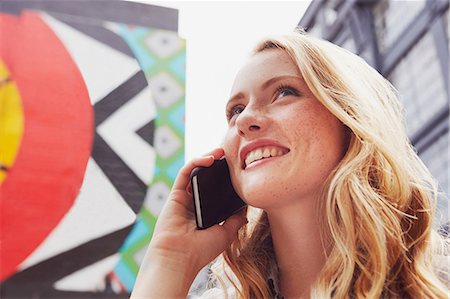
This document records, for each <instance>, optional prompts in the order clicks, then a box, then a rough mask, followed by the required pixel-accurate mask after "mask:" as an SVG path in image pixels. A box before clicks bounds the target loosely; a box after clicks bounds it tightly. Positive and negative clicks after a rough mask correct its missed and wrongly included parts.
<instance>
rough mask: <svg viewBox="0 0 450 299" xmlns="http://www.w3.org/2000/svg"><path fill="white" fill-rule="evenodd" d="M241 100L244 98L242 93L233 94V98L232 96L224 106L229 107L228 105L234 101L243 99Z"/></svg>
mask: <svg viewBox="0 0 450 299" xmlns="http://www.w3.org/2000/svg"><path fill="white" fill-rule="evenodd" d="M243 98H244V94H243V93H242V92H238V93H237V94H235V95H234V96H232V97H231V98H230V99H229V100H228V102H227V105H226V106H227V107H228V105H230V103H233V102H236V101H238V100H241V99H243Z"/></svg>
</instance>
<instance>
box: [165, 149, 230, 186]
mask: <svg viewBox="0 0 450 299" xmlns="http://www.w3.org/2000/svg"><path fill="white" fill-rule="evenodd" d="M223 154H224V152H223V149H222V148H216V149H215V150H213V151H211V152H210V153H208V154H206V155H205V156H203V157H200V158H196V159H193V160H192V161H190V162H188V163H187V164H186V165H185V166H183V167H182V168H181V169H180V172H179V173H178V176H177V178H176V179H175V182H174V184H173V189H174V190H175V189H180V190H186V187H187V186H188V184H189V181H190V176H191V172H192V170H194V168H195V167H200V166H203V167H209V166H211V165H212V163H213V162H214V160H218V159H220V157H222V156H223Z"/></svg>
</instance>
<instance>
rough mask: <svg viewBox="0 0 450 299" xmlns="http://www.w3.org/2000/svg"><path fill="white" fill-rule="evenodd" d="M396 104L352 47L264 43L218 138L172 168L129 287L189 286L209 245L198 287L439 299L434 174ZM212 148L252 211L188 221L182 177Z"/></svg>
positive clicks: (172, 289)
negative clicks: (217, 144)
mask: <svg viewBox="0 0 450 299" xmlns="http://www.w3.org/2000/svg"><path fill="white" fill-rule="evenodd" d="M401 112H402V111H401V107H400V105H399V103H398V101H397V97H396V94H395V90H394V88H393V87H392V86H391V85H390V84H389V82H387V81H386V80H385V79H384V78H382V76H381V75H379V74H378V73H377V72H376V71H375V70H373V69H372V68H371V67H370V66H368V65H367V64H366V63H365V62H364V61H363V60H362V59H360V58H359V57H357V56H356V55H354V54H352V53H350V52H348V51H346V50H344V49H342V48H339V47H337V46H335V45H333V44H331V43H328V42H326V41H322V40H319V39H315V38H312V37H309V36H307V35H305V34H302V33H294V34H291V35H288V36H281V37H276V38H271V39H267V40H264V41H262V42H261V43H260V44H259V45H258V46H257V47H256V50H255V53H254V54H253V55H252V56H251V57H250V59H249V61H248V63H247V64H246V65H245V66H244V67H243V68H242V69H241V70H240V72H239V73H238V75H237V77H236V80H235V83H234V85H233V88H232V93H231V98H230V100H229V102H228V104H227V119H228V124H229V129H228V132H227V134H226V137H225V140H224V144H223V149H216V150H214V151H213V152H211V153H210V154H209V155H206V156H204V157H201V158H199V159H195V160H193V161H192V162H190V163H188V164H187V165H186V166H184V167H183V168H182V169H181V171H180V173H179V175H178V177H177V179H176V182H175V184H174V187H173V190H172V192H171V194H170V197H169V199H168V202H167V205H166V206H165V208H164V210H163V212H162V213H161V215H160V217H159V219H158V224H157V227H156V228H155V232H154V235H153V238H152V241H151V243H150V245H149V249H148V251H147V255H146V258H145V261H144V263H143V265H142V266H141V269H140V273H139V277H138V280H137V282H136V286H135V289H134V291H133V294H132V298H176V297H179V298H182V297H186V295H187V293H188V290H189V287H190V285H191V283H192V281H193V280H194V278H195V276H196V274H197V273H198V272H199V271H200V269H202V268H203V267H204V266H206V265H208V264H209V263H210V262H211V261H213V260H214V259H215V258H216V257H217V256H218V255H221V258H219V259H217V260H216V261H215V264H214V265H213V270H214V271H215V278H216V281H217V283H216V285H215V288H214V289H212V290H210V291H207V292H206V293H205V294H204V297H205V298H217V297H224V296H225V295H228V296H229V297H231V298H235V297H238V298H273V297H277V298H281V296H284V297H285V298H380V297H381V298H448V297H449V290H448V288H447V287H446V283H447V282H446V280H447V279H448V277H447V276H446V275H447V274H448V272H446V270H445V269H441V268H442V267H439V266H443V265H445V264H447V265H448V259H447V257H445V256H444V255H445V254H446V252H445V248H446V247H445V246H444V245H445V243H444V240H443V239H441V237H440V236H439V235H438V234H437V233H436V232H435V231H434V230H433V229H432V219H433V209H434V207H435V201H436V187H435V183H434V180H433V179H432V178H431V176H430V174H429V172H428V170H427V169H426V168H425V166H424V165H423V164H422V162H421V161H420V159H419V158H418V156H417V154H416V153H415V152H414V149H413V148H412V147H411V145H410V144H409V142H408V138H407V135H406V132H405V129H404V124H403V120H402V116H401V115H402V114H401ZM222 155H225V157H226V159H227V162H228V164H229V167H230V173H231V178H232V181H233V185H234V187H235V189H236V190H237V192H238V194H239V195H240V196H241V197H242V198H243V199H244V200H245V201H246V202H247V203H248V204H249V206H250V207H256V208H259V210H256V212H254V208H249V210H248V211H247V212H245V211H244V212H241V213H239V214H236V215H233V216H232V217H230V218H229V219H228V220H227V221H226V222H225V223H224V224H223V225H216V226H214V227H211V228H209V229H207V230H202V231H198V230H196V229H195V220H194V216H193V205H192V196H191V193H190V191H189V186H188V185H189V174H190V172H191V171H192V169H193V168H195V167H197V166H210V165H211V164H212V163H213V160H214V159H219V158H220V157H221V156H222ZM255 213H257V216H256V219H252V215H254V214H255ZM246 216H247V217H248V218H249V220H246ZM439 259H440V260H439ZM437 261H438V262H437Z"/></svg>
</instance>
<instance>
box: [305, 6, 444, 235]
mask: <svg viewBox="0 0 450 299" xmlns="http://www.w3.org/2000/svg"><path fill="white" fill-rule="evenodd" d="M449 20H450V13H449V0H428V1H424V0H418V1H395V0H364V1H358V0H325V1H313V2H311V5H310V6H309V7H308V9H307V11H306V13H305V14H304V16H303V17H302V18H301V20H300V22H299V24H298V26H299V27H301V28H304V29H305V30H306V31H308V32H309V33H310V34H313V35H316V36H319V37H321V38H324V39H327V40H329V41H331V42H333V43H335V44H337V45H340V46H342V47H344V48H346V49H348V50H350V51H352V52H354V53H356V54H358V55H359V56H361V57H363V58H364V59H365V60H366V61H367V62H368V63H369V64H370V65H372V66H373V67H374V68H375V69H377V70H378V71H379V72H380V73H381V74H382V75H383V76H384V77H386V78H387V79H388V80H389V81H391V83H392V84H393V85H394V86H395V87H396V89H397V90H398V92H399V96H400V101H401V102H402V104H403V106H404V108H405V118H406V125H407V131H408V135H409V138H410V140H411V143H412V144H413V146H414V147H415V149H416V150H417V152H418V154H419V156H420V157H421V159H422V160H423V161H424V163H425V165H426V166H427V167H428V168H429V170H430V171H431V173H432V174H433V175H434V177H435V178H436V179H437V181H438V183H439V188H440V191H441V192H442V194H441V195H440V196H439V200H438V213H437V215H436V219H435V225H436V226H437V227H442V228H447V231H448V223H449V218H450V217H449V198H450V196H449V195H450V184H449V181H450V176H449V156H450V148H449V141H450V135H449V123H450V118H449V98H450V83H449V82H450V79H449V72H450V66H449V44H450V39H449V31H450V30H449V24H450V22H449Z"/></svg>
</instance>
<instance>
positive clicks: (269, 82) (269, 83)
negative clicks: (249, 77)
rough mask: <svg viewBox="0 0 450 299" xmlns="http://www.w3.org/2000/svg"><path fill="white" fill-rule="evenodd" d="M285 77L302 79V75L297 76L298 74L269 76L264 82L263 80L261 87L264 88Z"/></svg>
mask: <svg viewBox="0 0 450 299" xmlns="http://www.w3.org/2000/svg"><path fill="white" fill-rule="evenodd" d="M286 79H295V80H303V79H302V77H298V76H291V75H284V76H278V77H273V78H270V79H269V80H267V81H266V82H264V83H263V84H262V85H261V89H263V90H264V89H266V88H268V87H269V86H270V85H272V84H274V83H276V82H278V81H282V80H286Z"/></svg>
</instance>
